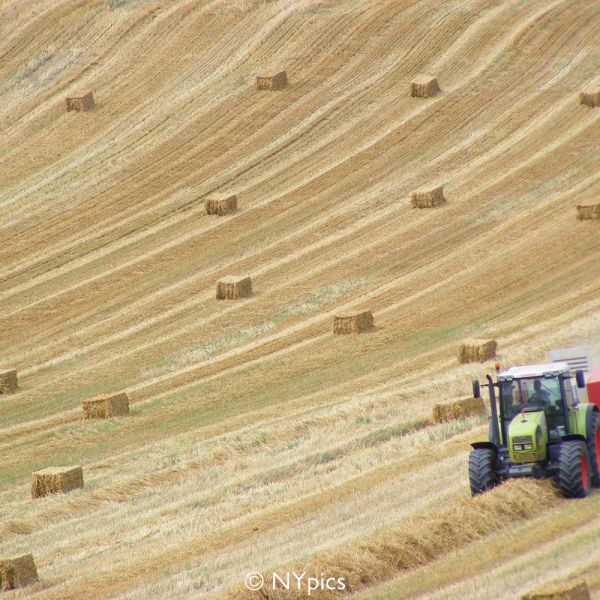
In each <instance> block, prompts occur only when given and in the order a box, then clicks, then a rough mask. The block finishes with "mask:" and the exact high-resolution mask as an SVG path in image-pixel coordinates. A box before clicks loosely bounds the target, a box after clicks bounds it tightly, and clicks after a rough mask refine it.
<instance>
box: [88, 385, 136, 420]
mask: <svg viewBox="0 0 600 600" xmlns="http://www.w3.org/2000/svg"><path fill="white" fill-rule="evenodd" d="M82 408H83V418H84V419H110V418H111V417H120V416H123V415H128V414H129V397H128V396H127V394H126V393H125V392H119V393H118V394H103V395H101V396H96V397H94V398H89V399H87V400H84V401H83V402H82Z"/></svg>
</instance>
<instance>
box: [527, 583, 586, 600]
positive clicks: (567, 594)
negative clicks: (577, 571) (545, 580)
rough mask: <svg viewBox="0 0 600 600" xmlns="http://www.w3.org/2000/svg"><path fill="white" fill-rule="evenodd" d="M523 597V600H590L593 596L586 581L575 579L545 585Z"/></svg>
mask: <svg viewBox="0 0 600 600" xmlns="http://www.w3.org/2000/svg"><path fill="white" fill-rule="evenodd" d="M521 598H522V600H590V598H591V596H590V592H589V590H588V586H587V583H586V582H585V581H583V580H573V581H564V582H559V583H554V584H552V585H545V586H543V587H541V588H540V589H539V590H536V591H534V592H529V593H528V594H525V595H523V596H522V597H521Z"/></svg>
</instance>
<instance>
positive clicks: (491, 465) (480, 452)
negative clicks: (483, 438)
mask: <svg viewBox="0 0 600 600" xmlns="http://www.w3.org/2000/svg"><path fill="white" fill-rule="evenodd" d="M495 467H496V453H495V452H494V451H493V450H492V449H491V448H475V449H474V450H472V451H471V454H469V482H470V484H471V495H472V496H475V495H477V494H482V493H483V492H487V491H488V490H491V489H492V488H493V487H494V486H495V485H496V483H497V478H496V472H495Z"/></svg>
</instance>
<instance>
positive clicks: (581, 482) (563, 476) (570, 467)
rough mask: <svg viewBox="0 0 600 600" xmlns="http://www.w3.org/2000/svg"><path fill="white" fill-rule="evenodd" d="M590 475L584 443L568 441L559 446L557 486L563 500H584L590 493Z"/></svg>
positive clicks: (588, 460) (588, 459)
mask: <svg viewBox="0 0 600 600" xmlns="http://www.w3.org/2000/svg"><path fill="white" fill-rule="evenodd" d="M591 485H592V473H591V468H590V458H589V456H588V453H587V447H586V444H585V442H582V441H579V440H569V441H566V442H563V443H562V444H561V445H560V458H559V463H558V486H559V487H560V491H561V492H562V495H563V496H564V497H565V498H585V497H586V496H587V495H588V494H589V493H590V487H591Z"/></svg>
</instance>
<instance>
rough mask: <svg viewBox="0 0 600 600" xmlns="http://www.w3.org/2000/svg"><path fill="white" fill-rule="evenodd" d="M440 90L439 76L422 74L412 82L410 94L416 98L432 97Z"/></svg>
mask: <svg viewBox="0 0 600 600" xmlns="http://www.w3.org/2000/svg"><path fill="white" fill-rule="evenodd" d="M439 91H440V85H439V83H438V80H437V77H434V76H433V75H425V74H420V75H417V76H415V78H414V79H413V80H412V82H411V84H410V95H411V96H413V97H414V98H430V97H431V96H435V95H436V94H437V93H438V92H439Z"/></svg>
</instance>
